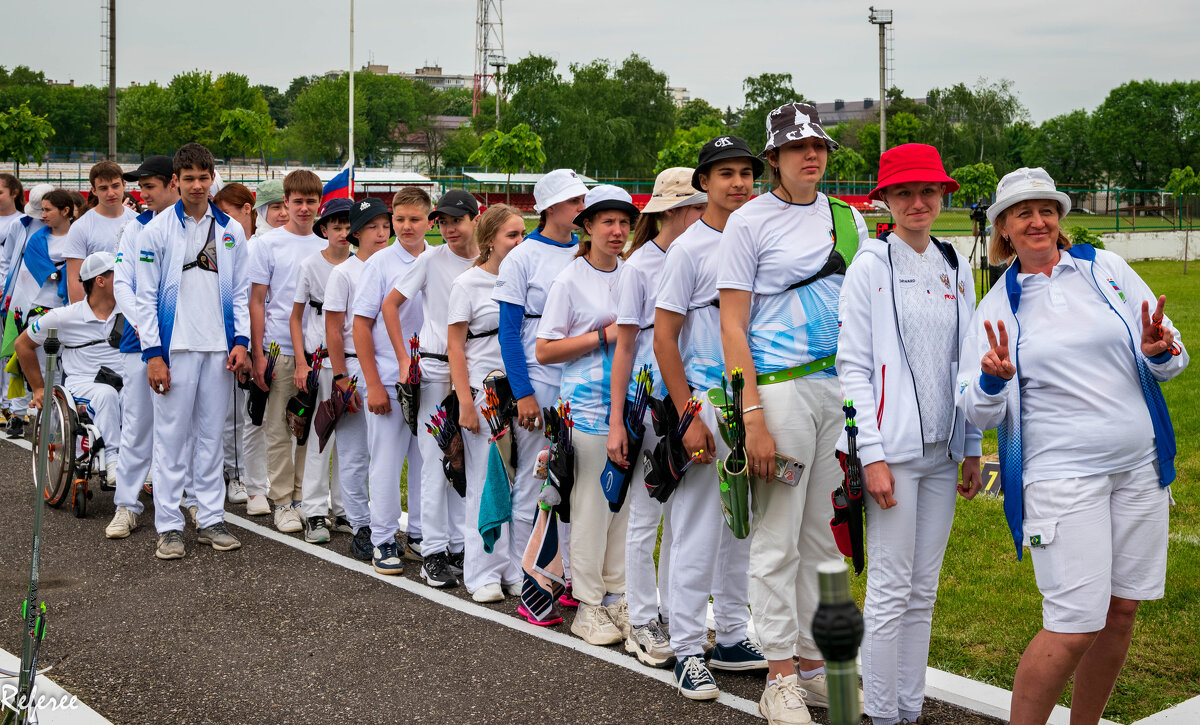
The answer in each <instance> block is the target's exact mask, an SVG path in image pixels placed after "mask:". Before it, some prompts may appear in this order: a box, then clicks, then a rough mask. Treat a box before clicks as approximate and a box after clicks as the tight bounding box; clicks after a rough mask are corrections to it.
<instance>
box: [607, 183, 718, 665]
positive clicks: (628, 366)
mask: <svg viewBox="0 0 1200 725" xmlns="http://www.w3.org/2000/svg"><path fill="white" fill-rule="evenodd" d="M692 171H693V169H688V168H671V169H666V170H665V171H663V172H662V173H660V174H659V175H658V178H656V179H655V180H654V189H653V191H652V193H651V194H650V201H649V202H647V204H646V206H645V207H644V208H643V209H642V213H641V215H640V216H639V217H638V220H637V225H636V227H635V228H634V230H633V241H632V242H631V244H630V247H629V249H628V250H627V251H626V252H625V253H624V254H623V257H624V259H625V265H624V269H623V271H622V272H621V277H620V280H619V281H618V282H617V339H616V346H615V349H614V351H613V356H612V390H613V391H616V392H617V394H616V395H613V396H612V414H611V415H610V416H609V426H608V459H609V460H610V461H613V462H614V463H616V464H617V465H619V466H621V467H622V468H624V469H626V470H627V471H628V478H627V486H628V487H627V489H626V491H627V493H626V500H625V501H624V502H622V503H623V505H624V506H625V507H627V508H628V509H629V528H628V533H627V537H626V544H625V577H626V594H627V598H628V602H629V622H630V624H631V628H630V632H629V637H628V639H627V640H626V641H625V649H626V651H628V652H631V653H633V654H634V655H636V656H637V658H638V659H639V660H640V661H641V662H642V663H643V664H647V665H650V666H651V667H663V666H666V665H668V664H670V660H671V659H672V658H673V657H674V652H673V651H672V650H671V643H670V640H669V639H668V638H667V635H666V632H664V631H663V628H662V622H661V621H660V619H659V615H660V613H661V614H662V615H663V619H667V618H669V616H670V612H669V602H668V599H667V569H668V567H667V561H668V560H669V559H670V556H669V552H670V549H671V523H670V516H668V517H667V521H666V523H665V524H664V526H663V538H662V546H661V547H660V554H659V561H660V562H662V565H661V566H660V567H659V569H658V573H657V575H656V573H655V568H654V549H655V546H656V545H658V525H659V522H660V521H661V520H662V519H663V513H664V508H663V505H662V503H660V502H659V501H657V500H655V499H653V498H651V497H650V496H649V495H648V494H647V493H646V488H645V485H644V483H645V481H644V478H645V476H644V469H643V467H642V465H641V460H639V459H640V456H636V455H635V452H634V451H632V450H631V446H630V441H629V436H628V434H627V432H626V426H627V424H626V422H625V418H626V409H625V406H626V402H627V399H631V398H633V396H634V395H635V392H636V387H637V386H638V385H639V384H641V383H639V381H638V380H637V375H636V373H637V372H638V371H640V370H642V368H643V366H646V365H649V366H650V368H649V372H650V383H651V389H652V391H653V392H654V394H656V395H658V397H662V396H663V395H665V393H666V390H665V388H664V387H663V382H662V376H660V375H659V374H658V364H657V363H656V362H655V359H654V332H653V329H652V328H653V327H654V301H655V296H656V293H657V292H658V279H659V277H660V276H661V274H662V269H663V262H664V261H665V260H666V257H667V249H669V248H670V246H671V243H672V242H674V241H675V239H676V238H677V237H678V236H679V235H680V234H683V232H684V231H685V230H686V229H687V228H688V227H689V226H691V225H692V224H693V223H695V222H696V220H697V219H699V218H700V215H701V214H703V213H704V207H705V205H706V204H707V203H708V195H707V194H705V193H704V192H702V191H696V190H695V189H694V188H692ZM623 390H624V391H628V392H627V394H626V395H621V394H620V391H623ZM643 425H644V426H645V438H644V439H643V442H642V447H641V449H642V450H653V449H654V446H655V445H656V444H657V442H658V440H657V437H656V436H655V435H654V428H653V426H652V425H651V423H650V411H649V409H647V410H646V411H645V413H644V421H643ZM660 592H661V596H659V595H660ZM660 602H661V604H660Z"/></svg>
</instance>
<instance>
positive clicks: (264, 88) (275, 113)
mask: <svg viewBox="0 0 1200 725" xmlns="http://www.w3.org/2000/svg"><path fill="white" fill-rule="evenodd" d="M254 88H255V89H256V90H257V91H258V92H259V93H261V94H262V97H263V100H265V101H266V102H267V113H269V114H270V115H271V120H272V121H274V122H275V125H276V126H277V127H279V128H283V127H284V126H286V125H288V120H290V118H291V116H290V114H289V113H288V99H287V96H285V95H283V94H282V93H280V92H279V89H278V88H276V87H275V86H268V85H265V84H260V85H257V86H255V87H254Z"/></svg>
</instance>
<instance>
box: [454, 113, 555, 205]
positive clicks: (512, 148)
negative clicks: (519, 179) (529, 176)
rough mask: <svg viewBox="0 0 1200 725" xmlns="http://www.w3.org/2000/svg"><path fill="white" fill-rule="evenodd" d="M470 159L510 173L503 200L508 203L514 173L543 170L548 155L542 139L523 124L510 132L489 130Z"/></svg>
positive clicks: (474, 162)
mask: <svg viewBox="0 0 1200 725" xmlns="http://www.w3.org/2000/svg"><path fill="white" fill-rule="evenodd" d="M467 160H468V161H469V162H470V163H472V164H478V165H480V166H484V167H496V168H497V169H499V170H500V171H503V172H504V173H505V174H507V175H508V179H507V180H506V182H505V184H504V201H505V202H507V201H508V198H509V187H510V186H511V184H510V183H508V182H509V181H511V179H512V175H513V174H515V173H517V172H518V171H520V170H521V169H529V170H531V171H538V170H540V169H541V168H542V164H544V163H546V154H545V152H543V151H542V139H541V138H539V137H538V135H537V134H536V133H534V132H533V131H531V130H530V129H529V126H527V125H525V124H523V123H521V124H517V126H516V127H515V128H513V130H511V131H509V132H508V133H505V132H504V131H500V130H495V131H491V132H490V133H488V135H486V136H484V137H483V140H482V141H481V142H480V144H479V148H477V149H475V151H474V153H472V154H471V156H470V157H469V158H468V159H467Z"/></svg>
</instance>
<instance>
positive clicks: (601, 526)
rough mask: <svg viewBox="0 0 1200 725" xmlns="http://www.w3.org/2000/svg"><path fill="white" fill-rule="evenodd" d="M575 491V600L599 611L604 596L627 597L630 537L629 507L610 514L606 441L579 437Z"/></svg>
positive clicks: (574, 439) (572, 538)
mask: <svg viewBox="0 0 1200 725" xmlns="http://www.w3.org/2000/svg"><path fill="white" fill-rule="evenodd" d="M572 443H573V444H574V447H575V487H574V488H572V489H571V534H570V542H571V574H572V579H571V583H572V590H573V596H574V597H575V598H576V599H577V600H579V601H580V602H582V603H584V604H594V605H599V604H602V603H603V600H604V595H605V594H624V593H625V536H626V533H627V528H628V524H629V507H627V506H622V507H621V510H620V511H619V512H618V513H615V514H614V513H612V512H611V511H609V510H608V499H606V498H604V491H603V489H601V487H600V474H601V473H602V472H603V471H604V464H605V462H607V461H608V447H607V445H606V443H607V435H606V434H604V435H593V434H591V433H582V432H580V431H575V433H574V435H573V436H572Z"/></svg>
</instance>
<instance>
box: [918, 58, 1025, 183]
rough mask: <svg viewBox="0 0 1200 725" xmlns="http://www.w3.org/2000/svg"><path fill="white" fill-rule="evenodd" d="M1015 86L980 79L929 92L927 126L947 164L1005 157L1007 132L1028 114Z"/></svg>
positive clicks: (1003, 82) (1008, 82) (930, 140)
mask: <svg viewBox="0 0 1200 725" xmlns="http://www.w3.org/2000/svg"><path fill="white" fill-rule="evenodd" d="M1012 86H1013V83H1012V81H1010V80H1007V79H1004V78H1002V79H1000V80H998V81H995V82H989V81H988V79H987V78H980V79H979V80H978V81H976V82H975V85H974V86H971V87H967V85H966V84H964V83H958V84H955V85H954V86H951V87H950V88H935V89H933V90H931V91H930V92H929V112H928V118H927V119H926V124H927V127H928V129H929V132H928V135H927V138H928V141H929V143H931V144H933V145H934V146H937V148H938V150H939V151H940V152H941V154H942V157H943V159H945V160H946V163H947V165H951V164H955V165H957V164H969V163H978V162H983V161H994V162H1001V164H1002V165H1003V161H1004V158H1005V136H1004V129H1005V128H1006V127H1007V126H1009V125H1011V124H1012V123H1013V122H1015V121H1017V120H1021V119H1024V118H1025V117H1026V116H1027V115H1028V114H1027V112H1026V110H1025V107H1024V106H1023V105H1021V101H1020V99H1019V98H1017V94H1016V93H1015V92H1014V91H1013V89H1012Z"/></svg>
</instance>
